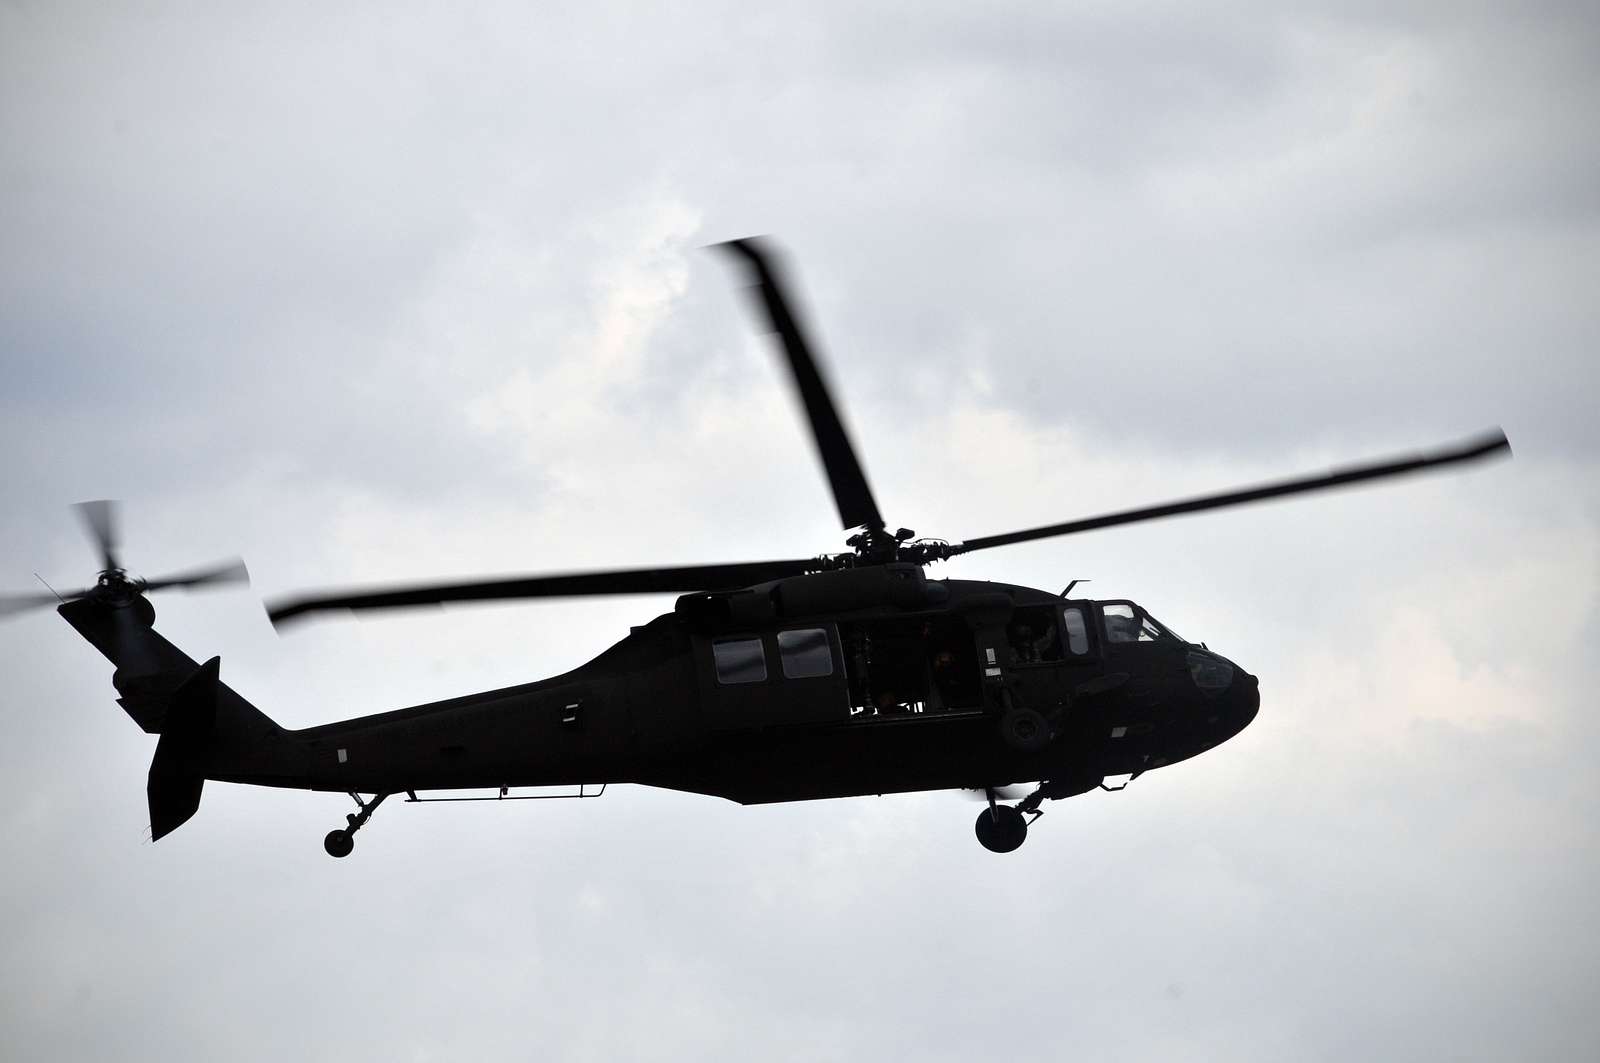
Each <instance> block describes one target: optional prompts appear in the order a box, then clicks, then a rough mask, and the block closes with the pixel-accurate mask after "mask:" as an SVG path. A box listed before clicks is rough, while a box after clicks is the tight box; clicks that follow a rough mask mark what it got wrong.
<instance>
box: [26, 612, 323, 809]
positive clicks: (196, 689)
mask: <svg viewBox="0 0 1600 1063" xmlns="http://www.w3.org/2000/svg"><path fill="white" fill-rule="evenodd" d="M56 611H57V612H59V613H60V614H61V615H62V617H63V618H65V619H66V621H67V623H69V624H71V625H72V626H73V627H74V628H75V629H77V631H78V633H79V634H80V635H82V636H83V637H84V638H85V639H87V640H88V641H89V642H90V643H91V644H92V645H93V646H94V647H95V649H97V650H99V651H100V652H101V653H102V654H104V655H105V657H106V658H107V659H108V660H109V661H111V663H112V664H114V665H116V666H117V670H116V673H115V674H114V675H113V676H112V678H111V682H112V684H113V685H114V686H115V687H116V688H117V692H118V694H120V695H121V696H120V697H119V698H118V699H117V703H118V704H120V705H121V706H122V707H123V708H124V709H126V710H127V713H128V715H129V716H131V717H132V718H133V720H134V722H135V723H137V724H138V725H139V726H140V727H142V728H144V729H145V730H146V731H148V732H150V733H152V734H158V735H160V736H161V738H160V740H159V741H158V742H157V743H156V753H155V758H154V759H153V760H152V761H151V764H150V778H149V783H148V786H147V788H146V794H147V796H148V798H149V802H150V834H151V837H152V838H155V839H159V838H161V837H163V836H165V835H167V834H171V833H172V832H173V831H174V830H177V829H178V828H179V827H181V826H182V825H183V824H184V823H186V822H188V820H189V818H190V817H191V816H193V815H194V813H195V810H196V809H197V808H199V807H200V793H201V790H202V789H203V788H204V786H205V781H206V780H207V779H221V780H226V781H230V782H249V783H259V784H261V785H266V786H304V785H306V784H307V780H308V777H309V773H310V762H309V758H308V755H307V752H306V749H305V747H304V746H303V745H302V744H301V743H299V742H297V741H295V740H294V739H293V738H291V737H289V736H288V735H287V734H286V733H285V732H284V731H283V729H282V728H280V727H279V726H278V725H277V724H275V723H273V722H272V721H271V720H270V719H268V718H267V716H266V714H264V713H263V712H262V711H261V710H260V709H258V708H256V707H255V706H254V705H252V704H250V703H249V702H248V701H246V700H245V699H244V698H242V697H240V696H239V695H238V694H237V693H235V692H234V691H233V690H232V689H231V688H229V687H228V686H227V684H225V683H223V682H222V681H221V678H220V674H221V659H220V658H218V657H213V658H211V659H210V660H209V661H207V662H206V663H205V664H203V665H202V664H196V663H195V662H194V660H193V659H192V658H190V657H189V656H188V655H187V654H185V653H184V652H183V651H182V650H180V649H178V648H177V647H176V646H174V645H173V644H172V643H170V642H168V641H167V640H166V639H165V638H163V637H161V635H160V634H159V633H157V632H156V630H155V628H154V626H153V625H154V623H155V610H154V609H153V608H151V606H150V603H149V602H148V601H147V600H145V599H144V598H135V599H134V600H133V601H131V602H129V603H126V604H122V605H113V604H107V603H104V602H100V601H96V600H94V599H92V598H82V599H79V600H77V601H71V602H67V603H66V604H64V605H62V606H60V607H59V608H58V609H57V610H56Z"/></svg>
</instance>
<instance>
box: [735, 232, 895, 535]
mask: <svg viewBox="0 0 1600 1063" xmlns="http://www.w3.org/2000/svg"><path fill="white" fill-rule="evenodd" d="M717 246H719V247H724V248H727V249H728V250H729V251H730V252H732V253H734V254H736V255H739V256H740V257H741V258H743V259H744V261H745V264H746V265H748V266H749V267H750V272H751V274H752V275H753V277H754V279H755V283H754V284H752V285H751V287H752V288H753V289H754V290H755V291H756V292H758V293H759V295H760V299H761V304H762V306H763V307H764V308H765V309H766V312H767V320H768V322H769V324H770V325H771V328H770V331H771V332H775V333H777V335H778V337H779V338H780V339H781V340H782V341H783V353H784V355H785V356H786V357H787V359H788V362H789V370H790V372H791V373H792V374H793V377H794V386H795V390H796V391H798V392H799V393H800V401H801V402H802V403H803V404H804V405H805V408H806V416H807V418H809V419H810V421H811V436H812V438H813V439H814V440H815V441H816V444H817V454H818V455H819V456H820V457H821V458H822V464H823V467H824V468H825V469H826V470H827V473H828V484H829V486H831V487H832V488H833V501H834V503H835V504H836V505H837V506H838V507H839V519H840V520H841V521H843V522H844V526H845V527H846V528H856V527H860V526H863V525H865V526H866V527H868V528H872V529H878V528H882V527H883V518H882V517H881V516H879V515H878V503H877V502H876V501H874V500H873V497H872V489H871V488H870V487H868V486H867V477H866V474H865V473H864V472H862V471H861V463H860V462H859V461H858V460H856V452H855V448H854V447H852V446H851V445H850V436H849V435H848V434H847V433H846V432H845V430H844V423H843V422H842V421H840V419H839V411H838V409H837V407H836V406H835V405H834V402H833V398H832V396H831V395H830V394H829V391H828V384H827V381H826V380H825V379H824V378H823V375H822V368H821V366H819V365H818V364H817V359H816V356H815V354H814V353H813V349H812V346H811V344H810V342H809V341H808V340H807V338H806V335H805V332H804V331H803V330H802V329H801V327H800V322H799V320H798V319H797V318H796V317H795V314H794V311H793V309H792V308H791V307H790V305H789V299H788V297H787V295H786V294H785V289H786V288H787V287H788V285H787V282H786V281H785V280H784V278H783V274H782V271H781V269H780V268H779V266H778V264H777V263H776V261H774V258H773V255H772V253H771V252H770V251H769V250H768V249H767V248H766V246H765V243H764V241H761V240H755V239H745V240H729V241H728V242H727V243H724V244H718V245H717Z"/></svg>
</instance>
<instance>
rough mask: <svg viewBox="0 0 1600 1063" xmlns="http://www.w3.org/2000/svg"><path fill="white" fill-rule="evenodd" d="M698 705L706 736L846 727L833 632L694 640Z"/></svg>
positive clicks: (810, 629)
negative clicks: (708, 730)
mask: <svg viewBox="0 0 1600 1063" xmlns="http://www.w3.org/2000/svg"><path fill="white" fill-rule="evenodd" d="M694 655H695V674H696V676H697V678H698V680H699V684H700V703H701V705H702V706H703V708H704V711H705V714H706V720H707V722H708V724H709V725H710V726H711V727H712V729H713V730H719V731H738V730H750V729H760V728H764V727H782V726H791V725H797V724H822V723H839V722H841V721H844V720H847V719H849V716H850V705H849V686H848V682H847V679H846V673H845V667H844V656H843V654H842V652H841V648H840V644H839V633H838V631H837V630H836V628H835V627H834V625H833V624H806V623H797V624H795V625H794V626H792V627H786V628H780V629H778V630H775V631H752V632H745V633H738V632H733V633H729V634H718V635H696V636H695V637H694Z"/></svg>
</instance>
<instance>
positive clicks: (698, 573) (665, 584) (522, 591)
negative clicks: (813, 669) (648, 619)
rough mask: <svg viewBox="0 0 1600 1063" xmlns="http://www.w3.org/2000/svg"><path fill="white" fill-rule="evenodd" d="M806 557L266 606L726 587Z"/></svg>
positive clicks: (793, 566) (370, 605) (805, 565)
mask: <svg viewBox="0 0 1600 1063" xmlns="http://www.w3.org/2000/svg"><path fill="white" fill-rule="evenodd" d="M815 564H816V563H815V562H814V561H810V560H806V561H741V562H735V563H733V564H728V565H685V566H681V567H677V568H635V569H617V570H614V571H608V572H568V573H559V574H555V575H549V576H511V577H507V578H505V579H496V580H485V581H483V582H481V583H439V584H424V585H419V586H413V587H392V588H389V589H387V590H373V591H361V592H357V593H351V594H327V595H311V596H307V597H302V598H282V599H278V600H277V601H276V602H269V603H268V605H267V616H268V618H270V619H271V620H272V622H273V624H275V625H279V626H281V625H282V624H283V623H284V622H285V621H288V620H291V619H293V618H295V617H297V616H303V615H305V614H307V613H314V612H319V611H322V610H328V609H392V608H396V607H400V606H407V605H440V604H443V603H445V602H485V601H501V600H506V599H515V598H567V597H578V596H583V595H592V594H663V593H674V592H675V593H680V594H681V593H686V592H689V591H710V590H727V589H730V588H734V587H747V586H750V585H751V584H754V583H764V582H766V581H767V580H773V579H781V578H783V577H785V576H798V575H801V574H803V573H805V572H808V571H810V570H811V569H812V568H814V567H815Z"/></svg>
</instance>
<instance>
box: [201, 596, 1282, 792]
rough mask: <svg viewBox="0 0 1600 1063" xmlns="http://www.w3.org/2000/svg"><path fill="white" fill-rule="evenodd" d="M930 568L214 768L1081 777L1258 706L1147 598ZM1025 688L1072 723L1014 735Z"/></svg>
mask: <svg viewBox="0 0 1600 1063" xmlns="http://www.w3.org/2000/svg"><path fill="white" fill-rule="evenodd" d="M828 575H845V574H842V573H840V574H828ZM917 575H919V576H920V570H917ZM800 580H806V581H810V585H805V584H798V581H800ZM880 582H881V581H880ZM915 582H916V584H917V586H916V589H915V590H916V592H915V593H911V592H910V591H909V590H907V589H906V588H904V587H895V588H891V592H890V593H889V594H880V593H877V592H875V591H872V590H871V589H870V588H869V589H868V590H867V591H865V592H864V591H862V589H861V588H862V586H864V581H863V580H857V581H856V582H855V583H852V582H851V581H850V580H848V579H836V580H834V581H833V582H832V584H822V583H821V582H820V581H819V580H818V577H815V576H808V577H797V578H795V579H791V580H784V581H778V582H777V583H775V584H772V585H763V586H762V587H757V588H751V589H749V590H746V591H741V592H737V593H736V594H724V595H699V596H686V597H685V598H684V599H680V601H679V605H678V608H677V609H676V610H674V612H672V613H668V614H665V615H663V616H660V617H657V618H656V619H655V620H653V621H651V622H650V623H648V624H645V625H643V626H641V627H636V628H634V629H633V630H632V631H630V633H629V634H628V635H627V637H625V638H624V639H622V640H621V641H619V642H618V643H616V644H615V645H614V646H612V647H611V648H610V649H608V650H606V651H605V652H604V653H602V654H601V655H600V656H599V657H597V658H595V659H594V660H592V661H590V662H588V663H587V664H585V665H583V666H582V667H580V668H577V669H575V670H573V671H571V672H568V673H566V674H564V675H560V676H556V677H553V678H551V679H546V680H542V681H539V682H534V683H528V684H524V685H520V686H514V687H507V688H504V689H501V690H494V691H488V692H485V693H480V694H473V695H469V696H466V697H462V698H456V699H452V700H449V701H443V702H435V703H431V704H426V705H418V706H415V707H412V708H407V709H401V710H398V711H394V712H388V713H383V714H380V715H376V716H368V717H362V718H358V719H353V720H346V721H342V722H339V723H332V724H327V725H323V726H319V727H313V728H309V729H306V730H301V731H294V732H286V733H285V734H284V736H283V737H284V738H285V739H287V740H289V741H291V742H292V743H293V744H294V745H295V746H296V747H298V748H299V749H301V750H302V751H303V756H304V774H303V775H301V774H300V773H299V772H295V773H293V777H285V776H283V775H282V773H281V769H274V771H272V772H268V773H265V774H263V773H262V772H261V771H259V770H253V769H252V766H251V765H249V764H237V765H231V764H229V763H227V762H226V760H225V759H219V760H217V761H216V762H215V763H213V764H211V765H210V766H209V767H208V769H207V775H208V777H210V778H214V779H219V780H226V781H233V782H243V783H258V784H266V785H285V786H299V787H309V788H311V789H318V790H339V791H355V792H374V793H394V792H404V791H424V790H440V789H470V788H478V787H526V786H550V785H567V784H580V783H611V782H619V783H620V782H629V783H641V784H645V785H651V786H661V787H668V788H672V789H677V790H686V791H692V792H696V793H704V794H711V795H715V796H719V797H725V798H728V799H731V800H735V801H740V802H743V803H759V802H771V801H792V800H806V799H814V798H825V797H845V796H852V795H862V794H877V793H891V792H900V791H911V790H931V789H947V788H982V787H989V786H996V785H1000V784H1003V783H1011V782H1020V781H1031V780H1048V781H1049V782H1050V784H1051V787H1052V789H1053V790H1054V791H1055V792H1053V793H1052V794H1051V796H1068V795H1069V794H1070V793H1077V792H1082V791H1084V790H1088V789H1091V788H1093V787H1094V786H1096V785H1098V784H1099V783H1100V782H1101V781H1102V780H1103V779H1104V778H1105V777H1107V776H1113V775H1131V774H1136V773H1140V772H1143V771H1147V770H1150V769H1152V768H1157V767H1161V766H1163V765H1166V764H1171V763H1175V762H1177V761H1180V760H1183V759H1186V758H1188V757H1191V756H1194V755H1196V754H1197V753H1200V752H1203V751H1204V750H1206V749H1209V748H1211V747H1213V746H1215V745H1218V744H1220V743H1221V742H1223V741H1226V740H1227V739H1228V738H1230V737H1232V736H1233V735H1235V734H1237V733H1238V732H1239V731H1241V730H1242V729H1243V728H1244V727H1245V726H1246V725H1247V724H1248V723H1249V722H1250V720H1251V719H1253V718H1254V716H1255V713H1256V710H1257V707H1258V705H1259V697H1258V693H1257V686H1256V681H1255V678H1254V677H1253V676H1250V675H1249V674H1248V673H1246V672H1245V671H1244V670H1243V669H1241V668H1238V667H1237V666H1235V665H1233V663H1232V662H1230V661H1227V660H1225V659H1224V658H1221V657H1219V656H1217V655H1216V654H1212V653H1211V652H1210V651H1208V650H1206V649H1204V648H1203V647H1201V646H1199V645H1196V644H1192V643H1187V642H1184V641H1183V640H1181V639H1179V638H1177V637H1176V636H1175V635H1173V634H1171V633H1170V632H1169V631H1167V630H1166V629H1165V628H1163V627H1161V625H1159V624H1157V623H1156V622H1154V621H1153V619H1151V618H1150V617H1149V616H1148V614H1146V613H1145V612H1144V611H1143V610H1142V609H1141V608H1140V607H1138V606H1137V605H1135V604H1134V603H1131V602H1094V601H1087V600H1063V599H1061V598H1059V597H1057V596H1054V595H1050V594H1047V593H1045V592H1043V591H1039V590H1035V589H1032V588H1027V587H1020V586H1013V585H1007V584H995V583H978V582H972V581H960V580H950V581H921V580H917V581H915ZM785 584H787V585H788V586H784V585H785ZM888 598H892V599H893V600H885V599H888ZM851 606H855V607H854V608H851ZM1008 705H1022V706H1026V707H1029V708H1032V709H1035V710H1037V711H1038V712H1040V713H1041V714H1043V715H1044V716H1046V717H1047V718H1048V719H1049V721H1050V725H1051V728H1052V732H1053V740H1052V741H1050V742H1049V743H1048V745H1046V746H1045V747H1044V748H1042V749H1038V750H1032V751H1022V750H1018V749H1016V748H1012V747H1011V746H1009V745H1008V744H1007V743H1005V742H1003V741H1001V740H1000V737H999V735H998V733H997V729H996V719H997V716H998V715H999V714H1000V713H1001V712H1002V711H1003V710H1004V707H1005V706H1008Z"/></svg>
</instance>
